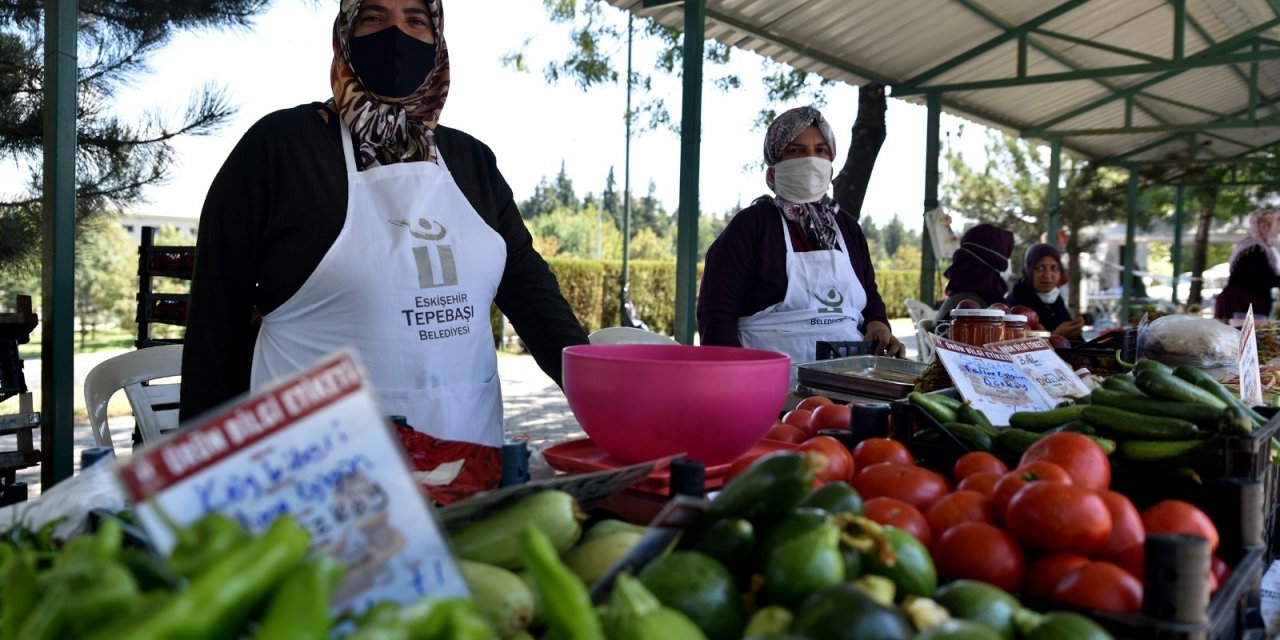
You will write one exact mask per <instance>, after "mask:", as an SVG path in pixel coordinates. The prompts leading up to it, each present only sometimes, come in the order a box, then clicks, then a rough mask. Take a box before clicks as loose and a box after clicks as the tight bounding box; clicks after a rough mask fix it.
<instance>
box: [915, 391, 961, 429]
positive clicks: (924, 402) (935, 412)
mask: <svg viewBox="0 0 1280 640" xmlns="http://www.w3.org/2000/svg"><path fill="white" fill-rule="evenodd" d="M907 399H908V400H910V401H911V404H914V405H916V406H917V407H920V408H921V409H923V410H924V412H925V413H927V414H929V416H930V417H932V418H933V419H934V420H937V421H938V422H956V421H958V420H959V419H960V416H959V415H958V414H957V413H956V410H955V409H952V408H951V407H949V406H947V405H946V404H945V403H943V402H939V401H938V397H937V396H934V395H928V394H924V393H920V392H919V391H912V392H911V393H909V394H907Z"/></svg>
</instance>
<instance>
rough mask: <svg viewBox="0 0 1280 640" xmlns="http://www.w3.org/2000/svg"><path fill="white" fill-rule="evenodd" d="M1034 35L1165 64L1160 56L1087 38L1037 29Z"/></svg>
mask: <svg viewBox="0 0 1280 640" xmlns="http://www.w3.org/2000/svg"><path fill="white" fill-rule="evenodd" d="M1034 35H1039V36H1044V37H1046V38H1053V39H1054V40H1062V41H1064V42H1070V43H1071V44H1076V45H1080V46H1082V47H1089V48H1090V49H1097V50H1099V51H1106V52H1107V53H1114V54H1117V55H1122V56H1126V57H1129V58H1137V59H1138V60H1146V61H1147V62H1163V61H1164V58H1161V57H1160V56H1155V55H1151V54H1149V53H1143V52H1141V51H1135V50H1133V49H1125V48H1124V47H1115V46H1112V45H1109V44H1103V43H1101V42H1097V41H1094V40H1089V39H1087V38H1079V37H1076V36H1072V35H1067V34H1065V33H1059V32H1057V31H1049V30H1047V29H1036V30H1035V32H1034Z"/></svg>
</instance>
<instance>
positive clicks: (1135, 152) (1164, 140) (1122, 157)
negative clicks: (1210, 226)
mask: <svg viewBox="0 0 1280 640" xmlns="http://www.w3.org/2000/svg"><path fill="white" fill-rule="evenodd" d="M1278 102H1280V98H1271V99H1268V100H1267V101H1266V102H1263V103H1262V104H1261V105H1259V106H1264V107H1265V106H1272V105H1275V104H1276V103H1278ZM1242 113H1245V112H1244V111H1243V110H1242V111H1238V112H1236V113H1233V114H1229V115H1228V117H1236V116H1239V115H1240V114H1242ZM1185 135H1186V134H1185V133H1178V134H1175V135H1173V136H1170V137H1167V138H1161V139H1159V140H1156V141H1154V142H1150V143H1148V144H1145V145H1143V146H1141V147H1138V148H1136V149H1130V150H1129V151H1127V152H1125V153H1123V154H1121V155H1118V156H1113V157H1111V158H1108V159H1107V160H1108V161H1124V160H1125V159H1126V158H1129V157H1132V156H1135V155H1138V154H1142V153H1146V152H1147V151H1150V150H1152V149H1155V148H1156V147H1161V146H1164V145H1166V144H1169V143H1170V142H1174V141H1176V139H1177V138H1179V137H1185ZM1214 137H1217V138H1219V139H1222V140H1225V141H1227V142H1230V143H1232V144H1242V143H1240V142H1237V141H1234V140H1228V139H1226V138H1222V137H1221V136H1214ZM1243 146H1249V145H1243Z"/></svg>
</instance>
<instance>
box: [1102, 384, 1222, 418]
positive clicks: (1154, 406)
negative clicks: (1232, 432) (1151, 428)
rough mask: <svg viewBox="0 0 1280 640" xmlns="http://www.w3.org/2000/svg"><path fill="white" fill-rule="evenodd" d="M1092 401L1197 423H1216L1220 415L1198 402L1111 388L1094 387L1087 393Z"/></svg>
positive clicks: (1218, 411)
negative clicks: (1153, 396) (1131, 392)
mask: <svg viewBox="0 0 1280 640" xmlns="http://www.w3.org/2000/svg"><path fill="white" fill-rule="evenodd" d="M1089 396H1090V397H1092V398H1093V403H1094V404H1097V405H1102V406H1106V407H1115V408H1117V409H1124V410H1125V411H1132V412H1134V413H1141V414H1143V415H1147V416H1161V417H1165V418H1182V419H1183V420H1190V421H1191V422H1194V423H1196V424H1198V425H1205V426H1210V425H1217V423H1218V420H1219V419H1220V418H1221V417H1222V410H1221V409H1215V408H1213V407H1211V406H1209V405H1207V404H1200V403H1198V402H1178V401H1177V400H1161V399H1159V398H1152V397H1149V396H1145V395H1143V396H1135V395H1133V394H1130V393H1122V392H1119V391H1112V390H1111V389H1094V390H1093V391H1092V392H1090V394H1089Z"/></svg>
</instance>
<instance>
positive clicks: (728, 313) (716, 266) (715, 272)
mask: <svg viewBox="0 0 1280 640" xmlns="http://www.w3.org/2000/svg"><path fill="white" fill-rule="evenodd" d="M781 216H782V214H781V213H780V212H779V211H778V208H777V207H776V206H774V204H773V198H771V197H767V196H766V197H762V198H757V199H756V201H755V202H753V203H751V206H749V207H747V208H746V209H743V210H742V211H739V212H738V213H737V214H736V215H734V216H733V218H732V219H731V220H729V224H728V225H727V226H725V228H724V231H721V232H720V237H718V238H716V240H715V242H712V243H711V247H710V248H709V249H707V259H706V263H705V265H704V266H703V270H702V286H701V288H700V289H699V291H698V335H699V336H700V337H701V340H702V344H705V345H724V346H730V347H739V346H742V344H741V343H740V342H739V341H738V318H741V317H745V316H749V315H752V314H754V313H756V312H758V311H760V310H762V309H764V308H766V307H768V306H770V305H774V304H777V303H779V302H781V301H782V298H783V297H785V296H786V293H787V245H786V243H785V242H783V238H782V225H780V224H779V223H778V221H779V219H780V218H781ZM836 221H837V223H838V225H839V226H840V233H841V235H842V236H843V237H844V243H845V246H846V247H848V248H849V262H851V263H852V264H853V272H854V273H856V274H858V280H859V281H861V282H862V286H863V288H864V289H866V290H867V306H866V307H865V308H863V309H862V322H863V325H862V326H863V327H865V326H866V323H867V322H870V321H872V320H879V321H881V322H884V323H886V324H888V316H887V315H886V314H885V308H884V301H883V300H881V299H880V292H879V290H878V289H877V288H876V272H875V268H874V267H872V266H871V255H870V252H869V251H868V249H867V238H866V236H864V235H862V227H860V226H859V225H858V223H857V222H856V221H855V220H854V219H853V217H852V216H850V215H848V214H847V213H844V212H841V213H840V214H838V215H837V216H836ZM787 226H788V228H789V229H790V230H791V237H792V244H793V246H796V247H797V248H799V247H801V246H803V245H802V244H801V243H803V242H804V240H803V236H804V234H803V232H801V231H800V227H799V226H798V225H796V224H794V223H791V222H788V223H787Z"/></svg>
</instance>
